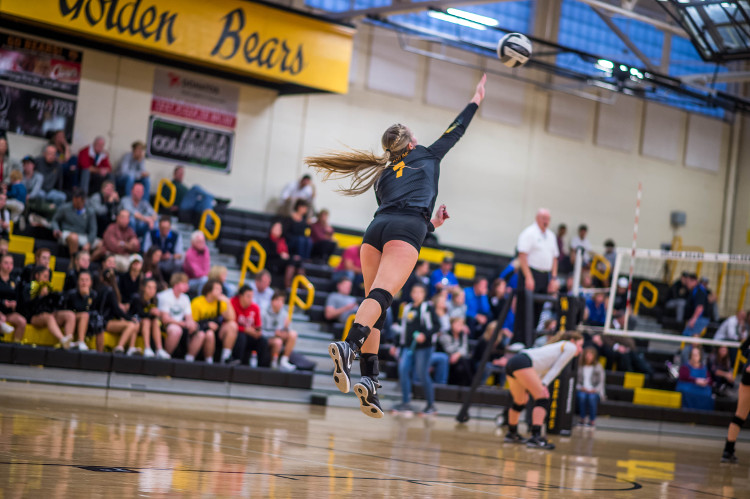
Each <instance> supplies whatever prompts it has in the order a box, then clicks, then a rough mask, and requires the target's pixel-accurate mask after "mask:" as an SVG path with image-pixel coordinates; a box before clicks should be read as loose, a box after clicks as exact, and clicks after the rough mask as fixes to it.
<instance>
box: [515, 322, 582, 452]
mask: <svg viewBox="0 0 750 499" xmlns="http://www.w3.org/2000/svg"><path fill="white" fill-rule="evenodd" d="M582 348H583V336H581V334H580V333H578V332H576V331H565V332H562V333H558V334H557V335H556V336H555V337H553V338H551V339H550V340H549V343H547V344H546V345H544V346H541V347H537V348H527V349H525V350H521V351H520V352H519V353H517V354H516V355H514V356H513V357H511V359H510V360H509V361H508V363H507V364H506V365H505V374H507V376H508V387H509V388H510V395H511V397H512V398H513V405H512V406H511V407H510V411H508V433H507V434H506V435H505V441H506V442H509V443H525V444H526V445H527V446H528V447H532V448H537V449H546V450H552V449H554V448H555V446H554V444H551V443H549V442H547V439H546V438H544V437H543V436H542V425H544V419H545V418H546V417H547V411H549V389H548V388H547V386H548V385H549V384H550V383H552V381H554V379H555V378H557V376H558V375H559V374H560V372H561V371H562V370H563V369H564V368H565V366H567V365H568V362H570V361H571V360H573V359H574V358H575V357H576V356H578V355H579V354H580V353H581V349H582ZM529 394H531V396H532V397H533V398H534V410H533V411H532V412H531V438H529V439H528V440H526V439H524V438H523V437H521V435H519V433H518V420H519V419H520V417H521V412H522V411H523V410H524V408H525V407H526V404H527V403H528V402H529Z"/></svg>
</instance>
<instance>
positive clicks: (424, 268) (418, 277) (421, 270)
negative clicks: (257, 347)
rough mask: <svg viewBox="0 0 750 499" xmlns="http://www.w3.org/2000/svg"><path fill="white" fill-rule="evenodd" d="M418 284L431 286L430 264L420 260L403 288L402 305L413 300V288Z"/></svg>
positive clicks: (400, 301)
mask: <svg viewBox="0 0 750 499" xmlns="http://www.w3.org/2000/svg"><path fill="white" fill-rule="evenodd" d="M417 283H422V284H424V285H425V286H429V285H430V262H428V261H427V260H418V261H417V264H416V265H415V266H414V270H413V271H412V273H411V275H410V276H409V278H408V279H407V280H406V284H404V287H403V288H401V298H400V300H399V304H400V303H408V302H409V300H410V299H411V288H412V286H414V285H415V284H417Z"/></svg>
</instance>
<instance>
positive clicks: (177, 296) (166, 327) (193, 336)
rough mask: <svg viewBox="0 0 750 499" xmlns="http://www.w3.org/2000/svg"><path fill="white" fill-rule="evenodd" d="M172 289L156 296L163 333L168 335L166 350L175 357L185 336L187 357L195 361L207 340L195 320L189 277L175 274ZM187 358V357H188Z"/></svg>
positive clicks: (171, 280)
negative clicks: (189, 295) (189, 290)
mask: <svg viewBox="0 0 750 499" xmlns="http://www.w3.org/2000/svg"><path fill="white" fill-rule="evenodd" d="M169 284H170V285H171V288H169V289H165V290H164V291H162V292H161V293H159V294H157V295H156V302H157V304H158V307H159V312H161V324H162V326H161V327H162V331H164V332H165V333H166V335H167V338H166V341H165V343H164V349H165V350H166V351H167V353H168V354H170V355H173V354H174V352H175V350H176V349H177V346H178V345H179V343H180V340H181V339H182V337H183V336H185V338H186V339H187V354H186V355H187V356H189V357H190V358H191V359H195V356H196V355H198V352H200V350H201V348H202V347H203V342H204V341H205V339H206V335H205V333H203V332H200V331H198V323H197V322H195V320H193V309H192V305H191V303H190V297H188V295H187V294H186V293H187V292H188V288H189V284H188V276H186V275H185V274H183V273H182V272H175V273H174V274H172V277H171V278H170V281H169ZM186 358H187V357H186Z"/></svg>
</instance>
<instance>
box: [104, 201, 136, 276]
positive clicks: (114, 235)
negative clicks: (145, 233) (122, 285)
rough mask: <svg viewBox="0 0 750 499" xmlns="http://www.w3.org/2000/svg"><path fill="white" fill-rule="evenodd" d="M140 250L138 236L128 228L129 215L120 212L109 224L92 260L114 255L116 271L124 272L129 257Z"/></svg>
mask: <svg viewBox="0 0 750 499" xmlns="http://www.w3.org/2000/svg"><path fill="white" fill-rule="evenodd" d="M140 249H141V243H140V242H139V241H138V236H136V235H135V231H134V230H133V229H132V227H130V213H128V212H127V210H120V212H119V213H118V214H117V219H116V220H115V222H114V223H111V224H109V227H107V230H105V231H104V236H103V238H102V244H101V245H100V246H99V247H98V248H97V249H96V250H94V254H93V255H92V257H93V259H94V260H98V259H100V258H102V257H103V256H104V255H106V254H107V253H112V254H114V255H115V263H116V265H117V270H119V271H120V272H124V271H126V269H127V268H128V266H129V265H130V255H132V254H133V253H137V252H138V251H139V250H140Z"/></svg>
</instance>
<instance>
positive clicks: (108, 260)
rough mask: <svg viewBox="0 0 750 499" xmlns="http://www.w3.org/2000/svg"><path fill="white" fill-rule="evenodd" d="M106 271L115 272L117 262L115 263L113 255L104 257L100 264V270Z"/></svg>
mask: <svg viewBox="0 0 750 499" xmlns="http://www.w3.org/2000/svg"><path fill="white" fill-rule="evenodd" d="M107 269H112V270H114V271H117V262H116V261H115V255H107V256H105V257H104V260H102V263H101V270H102V272H104V271H105V270H107Z"/></svg>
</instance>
